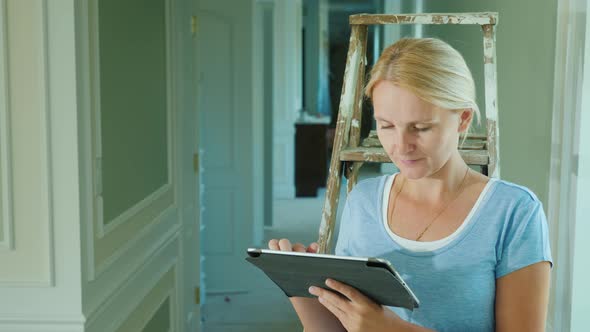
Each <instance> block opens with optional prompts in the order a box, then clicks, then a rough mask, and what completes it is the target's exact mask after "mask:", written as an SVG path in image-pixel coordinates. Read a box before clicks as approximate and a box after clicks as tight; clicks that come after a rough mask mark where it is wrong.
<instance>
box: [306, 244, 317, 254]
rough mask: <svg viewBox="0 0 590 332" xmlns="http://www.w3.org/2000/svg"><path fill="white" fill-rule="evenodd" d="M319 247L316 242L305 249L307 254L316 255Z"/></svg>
mask: <svg viewBox="0 0 590 332" xmlns="http://www.w3.org/2000/svg"><path fill="white" fill-rule="evenodd" d="M319 247H320V246H319V245H318V244H317V243H316V242H313V243H311V244H310V245H309V247H307V252H311V253H317V252H318V249H319Z"/></svg>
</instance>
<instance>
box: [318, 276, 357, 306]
mask: <svg viewBox="0 0 590 332" xmlns="http://www.w3.org/2000/svg"><path fill="white" fill-rule="evenodd" d="M326 285H327V286H328V287H330V288H332V289H333V290H335V291H337V292H338V293H340V294H342V295H343V296H346V297H347V298H348V299H349V300H350V301H352V302H357V303H363V302H366V301H367V297H366V296H364V295H363V294H362V293H361V292H359V291H358V290H357V289H356V288H354V287H351V286H349V285H347V284H344V283H341V282H339V281H336V280H334V279H326Z"/></svg>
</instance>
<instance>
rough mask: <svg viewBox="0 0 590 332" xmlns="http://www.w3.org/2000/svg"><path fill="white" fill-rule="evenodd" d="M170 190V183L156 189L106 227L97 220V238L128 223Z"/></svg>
mask: <svg viewBox="0 0 590 332" xmlns="http://www.w3.org/2000/svg"><path fill="white" fill-rule="evenodd" d="M171 189H172V185H170V183H167V184H165V185H163V186H162V187H160V188H158V189H157V190H156V191H154V192H152V193H151V194H149V195H148V196H146V197H145V198H144V199H142V200H141V201H139V202H138V203H136V204H135V205H133V206H132V207H130V208H129V209H127V210H126V211H125V212H123V213H122V214H120V215H119V216H118V217H116V218H115V219H113V221H111V222H109V223H108V224H106V225H103V223H102V221H103V220H98V219H97V220H96V221H98V222H99V224H98V225H97V227H98V234H97V235H98V237H99V238H103V237H105V236H106V235H108V234H109V233H111V232H112V231H114V230H115V229H116V228H117V227H119V226H121V225H123V224H125V223H126V222H127V221H129V220H130V219H131V218H133V216H135V215H136V214H138V213H139V212H141V211H142V210H144V209H145V208H146V207H148V206H150V205H152V204H153V203H154V202H155V201H157V200H158V199H160V198H161V197H162V196H164V195H166V193H168V191H170V190H171ZM101 226H102V227H101Z"/></svg>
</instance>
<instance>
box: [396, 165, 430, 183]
mask: <svg viewBox="0 0 590 332" xmlns="http://www.w3.org/2000/svg"><path fill="white" fill-rule="evenodd" d="M397 165H398V164H396V166H397ZM397 168H398V169H399V171H400V173H401V174H403V175H404V176H405V177H406V178H408V179H410V180H417V179H421V178H423V177H425V176H428V175H429V173H430V172H429V169H427V168H426V167H407V166H404V165H401V167H399V166H398V167H397Z"/></svg>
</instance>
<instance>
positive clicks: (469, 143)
mask: <svg viewBox="0 0 590 332" xmlns="http://www.w3.org/2000/svg"><path fill="white" fill-rule="evenodd" d="M361 146H362V147H366V148H379V147H381V142H380V141H379V139H378V138H375V137H367V138H365V139H364V140H363V142H362V143H361ZM460 148H461V149H462V150H485V149H486V142H485V141H481V140H470V139H467V140H465V142H464V143H463V144H461V147H460Z"/></svg>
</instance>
